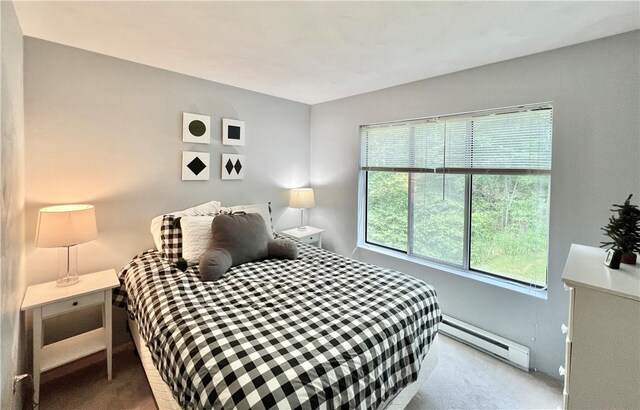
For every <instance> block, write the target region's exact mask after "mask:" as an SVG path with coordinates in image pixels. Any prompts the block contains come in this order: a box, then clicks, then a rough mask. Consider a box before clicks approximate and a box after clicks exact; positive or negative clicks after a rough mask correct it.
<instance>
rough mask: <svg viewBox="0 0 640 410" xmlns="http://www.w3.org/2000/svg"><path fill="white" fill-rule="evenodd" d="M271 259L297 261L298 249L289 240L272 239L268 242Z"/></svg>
mask: <svg viewBox="0 0 640 410" xmlns="http://www.w3.org/2000/svg"><path fill="white" fill-rule="evenodd" d="M267 249H268V250H269V258H275V259H295V258H297V257H298V247H297V246H296V244H295V242H293V241H291V240H289V239H270V240H269V242H267Z"/></svg>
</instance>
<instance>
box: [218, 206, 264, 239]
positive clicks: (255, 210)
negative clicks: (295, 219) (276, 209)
mask: <svg viewBox="0 0 640 410" xmlns="http://www.w3.org/2000/svg"><path fill="white" fill-rule="evenodd" d="M222 210H223V211H227V212H241V211H244V212H246V213H248V214H260V216H261V217H262V219H264V222H265V224H266V225H267V232H269V237H271V239H273V225H272V224H271V212H269V204H253V205H236V206H232V207H229V208H222Z"/></svg>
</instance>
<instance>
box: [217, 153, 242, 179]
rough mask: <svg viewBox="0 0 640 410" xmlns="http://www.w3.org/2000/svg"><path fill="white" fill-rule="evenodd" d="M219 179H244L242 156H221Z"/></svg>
mask: <svg viewBox="0 0 640 410" xmlns="http://www.w3.org/2000/svg"><path fill="white" fill-rule="evenodd" d="M221 163H222V166H221V178H222V179H223V180H226V179H244V170H245V168H246V167H245V163H244V155H240V154H222V161H221Z"/></svg>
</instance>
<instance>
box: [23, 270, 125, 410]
mask: <svg viewBox="0 0 640 410" xmlns="http://www.w3.org/2000/svg"><path fill="white" fill-rule="evenodd" d="M119 285H120V282H119V281H118V276H117V275H116V271H115V270H113V269H109V270H105V271H102V272H95V273H90V274H87V275H81V276H80V281H79V282H78V283H77V284H75V285H72V286H67V287H61V288H60V287H57V286H56V281H53V282H48V283H43V284H40V285H33V286H29V287H28V288H27V292H26V293H25V295H24V300H23V301H22V310H33V401H34V403H38V400H39V399H40V373H42V372H44V371H47V370H49V369H53V368H54V367H58V366H61V365H63V364H66V363H69V362H72V361H74V360H76V359H80V358H81V357H85V356H88V355H90V354H93V353H96V352H99V351H101V350H105V349H106V351H107V378H108V380H111V289H113V288H115V287H117V286H119ZM95 305H102V327H101V328H98V329H94V330H91V331H89V332H86V333H82V334H79V335H77V336H73V337H70V338H68V339H64V340H60V341H59V342H55V343H51V344H48V345H46V346H43V345H42V322H43V320H44V319H48V318H50V317H53V316H58V315H63V314H65V313H69V312H73V311H76V310H79V309H84V308H86V307H89V306H95Z"/></svg>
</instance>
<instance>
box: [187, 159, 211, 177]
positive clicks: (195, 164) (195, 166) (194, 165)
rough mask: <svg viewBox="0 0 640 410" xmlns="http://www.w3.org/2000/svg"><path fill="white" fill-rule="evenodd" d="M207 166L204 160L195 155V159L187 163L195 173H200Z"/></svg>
mask: <svg viewBox="0 0 640 410" xmlns="http://www.w3.org/2000/svg"><path fill="white" fill-rule="evenodd" d="M206 167H207V166H206V165H205V163H204V162H202V160H201V159H200V158H198V157H195V159H194V160H193V161H191V162H189V164H187V168H189V169H190V170H191V172H193V173H194V174H195V175H198V174H199V173H201V172H202V170H204V169H205V168H206Z"/></svg>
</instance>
